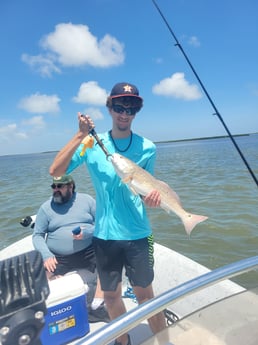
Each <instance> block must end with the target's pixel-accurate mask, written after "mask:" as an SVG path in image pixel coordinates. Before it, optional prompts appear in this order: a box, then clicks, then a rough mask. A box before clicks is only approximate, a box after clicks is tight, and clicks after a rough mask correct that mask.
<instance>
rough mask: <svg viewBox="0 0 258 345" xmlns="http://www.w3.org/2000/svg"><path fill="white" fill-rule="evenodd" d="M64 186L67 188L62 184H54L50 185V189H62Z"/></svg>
mask: <svg viewBox="0 0 258 345" xmlns="http://www.w3.org/2000/svg"><path fill="white" fill-rule="evenodd" d="M64 186H67V185H66V184H63V183H58V184H55V183H53V184H51V186H50V187H51V188H52V189H56V188H57V189H62V188H63V187H64Z"/></svg>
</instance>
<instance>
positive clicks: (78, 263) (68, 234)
mask: <svg viewBox="0 0 258 345" xmlns="http://www.w3.org/2000/svg"><path fill="white" fill-rule="evenodd" d="M51 188H52V190H53V195H52V197H51V198H50V199H48V200H47V201H45V202H44V203H43V204H42V205H41V206H40V208H39V210H38V213H37V217H36V221H35V227H34V231H33V235H32V241H33V245H34V247H35V249H36V250H38V251H39V252H40V253H41V255H42V258H43V261H44V267H45V269H46V271H47V276H48V279H53V278H54V277H59V276H62V275H65V274H66V273H68V272H71V271H78V273H79V274H80V275H82V278H83V280H84V281H85V280H86V282H87V284H88V286H89V292H88V294H87V299H88V318H89V321H90V322H100V321H102V322H109V321H110V319H109V316H108V313H107V311H106V308H105V306H104V299H103V297H104V296H103V291H101V288H100V283H99V279H98V278H97V270H96V255H95V252H94V249H93V246H92V235H93V231H94V223H95V212H96V202H95V199H93V198H92V197H91V196H90V195H88V194H85V193H77V192H76V191H75V182H74V180H73V178H72V176H71V175H63V176H60V177H54V178H53V183H52V185H51ZM75 229H76V230H77V231H75V232H73V231H74V230H75Z"/></svg>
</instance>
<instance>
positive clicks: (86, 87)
mask: <svg viewBox="0 0 258 345" xmlns="http://www.w3.org/2000/svg"><path fill="white" fill-rule="evenodd" d="M107 96H108V93H107V92H106V90H104V89H102V88H101V87H100V86H99V85H98V83H97V82H96V81H89V82H87V83H82V84H81V86H80V89H79V91H78V94H77V96H75V97H74V98H73V101H74V102H76V103H82V104H91V105H99V106H103V105H105V103H106V99H107Z"/></svg>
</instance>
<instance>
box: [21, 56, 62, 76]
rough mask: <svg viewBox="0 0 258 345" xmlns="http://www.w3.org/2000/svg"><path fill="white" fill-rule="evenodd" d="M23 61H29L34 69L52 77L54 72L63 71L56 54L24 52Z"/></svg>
mask: <svg viewBox="0 0 258 345" xmlns="http://www.w3.org/2000/svg"><path fill="white" fill-rule="evenodd" d="M22 61H23V62H25V63H27V64H28V65H29V66H30V67H31V68H32V69H33V70H35V71H36V72H38V73H39V74H40V75H42V76H43V77H51V76H52V74H53V72H55V73H59V74H60V73H61V69H60V68H59V67H58V66H56V64H55V58H54V56H53V55H52V56H43V55H36V56H30V55H28V54H22Z"/></svg>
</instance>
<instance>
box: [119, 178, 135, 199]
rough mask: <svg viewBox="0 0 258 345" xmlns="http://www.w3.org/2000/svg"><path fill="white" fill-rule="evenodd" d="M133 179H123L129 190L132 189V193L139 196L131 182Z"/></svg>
mask: <svg viewBox="0 0 258 345" xmlns="http://www.w3.org/2000/svg"><path fill="white" fill-rule="evenodd" d="M132 179H133V178H132V177H131V176H127V177H124V178H123V179H122V182H123V183H125V184H126V185H127V186H128V188H129V189H130V191H131V192H132V193H133V194H134V195H139V193H137V192H136V190H135V189H134V188H133V187H132V185H131V182H132Z"/></svg>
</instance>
